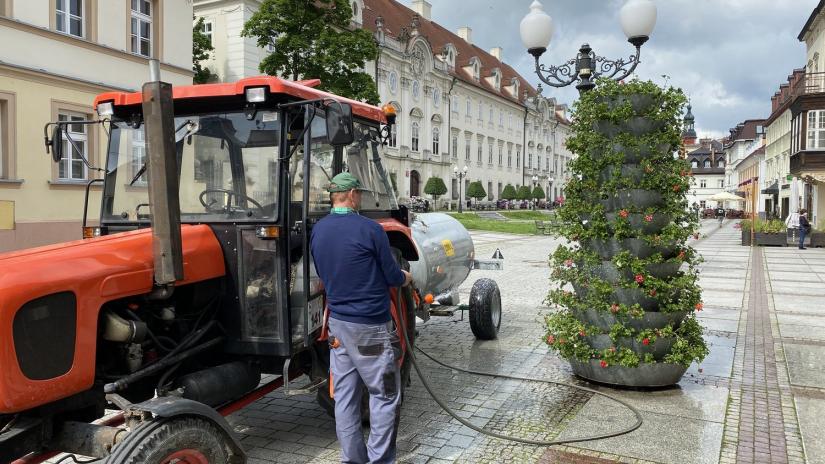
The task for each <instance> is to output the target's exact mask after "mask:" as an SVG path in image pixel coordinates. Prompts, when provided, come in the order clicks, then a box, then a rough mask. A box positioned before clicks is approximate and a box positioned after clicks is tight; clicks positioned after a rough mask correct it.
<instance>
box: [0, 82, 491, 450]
mask: <svg viewBox="0 0 825 464" xmlns="http://www.w3.org/2000/svg"><path fill="white" fill-rule="evenodd" d="M317 84H318V82H317V81H307V82H291V81H286V80H282V79H279V78H275V77H257V78H249V79H244V80H241V81H239V82H236V83H228V84H209V85H199V86H186V87H175V88H174V89H173V88H172V87H171V85H169V84H165V83H162V82H159V79H154V81H153V82H149V83H147V84H146V85H144V88H143V90H142V92H136V93H121V92H116V93H106V94H102V95H100V96H98V97H97V99H96V100H95V107H96V110H97V112H98V114H99V115H100V119H99V120H95V121H58V122H55V123H50V124H49V125H47V128H48V127H50V126H51V127H52V128H53V130H52V131H51V134H49V133H48V132H47V137H46V142H47V146H48V147H49V148H50V149H51V152H52V156H53V157H54V159H55V160H59V159H60V158H61V155H62V151H63V150H65V149H67V147H69V148H68V149H75V148H74V146H75V142H74V141H73V140H71V138H70V136H69V135H68V134H69V131H67V130H66V129H67V125H69V124H101V125H103V126H104V128H105V129H106V130H107V132H108V134H109V145H108V155H107V160H106V166H105V167H104V168H103V169H101V171H102V172H103V176H102V178H101V179H100V180H93V181H92V182H90V185H91V183H94V182H102V183H103V191H102V205H101V216H100V226H99V227H95V228H91V227H84V237H87V238H86V239H84V240H81V241H76V242H69V243H62V244H59V245H54V246H48V247H41V248H36V249H30V250H23V251H19V252H12V253H6V254H0V268H2V269H3V272H2V273H0V366H2V369H0V462H10V461H14V460H15V459H17V461H14V462H18V463H34V462H41V461H42V460H43V459H46V458H48V457H49V456H51V455H54V453H55V452H58V451H60V452H70V453H76V454H79V455H84V456H92V457H96V458H102V459H105V460H106V462H108V463H112V464H115V463H116V464H131V463H135V464H136V463H149V464H166V463H175V462H179V463H223V462H245V454H244V451H243V449H242V448H241V446H240V444H239V443H238V441H237V438H236V437H235V436H234V434H233V432H232V430H231V428H230V427H229V426H228V424H227V422H226V421H225V420H224V419H223V417H222V414H223V415H226V414H228V413H231V412H232V411H235V410H237V409H239V408H241V407H243V406H244V405H246V404H248V403H250V402H252V401H254V400H256V399H257V398H260V397H261V396H263V395H265V394H266V393H268V392H270V391H272V390H273V389H275V388H279V387H281V386H284V387H285V389H286V390H287V393H288V394H295V393H303V394H306V393H314V394H316V395H317V397H318V400H319V402H320V403H321V404H322V405H323V406H324V407H325V408H327V410H329V411H331V410H332V405H333V400H332V399H331V398H330V394H329V389H328V388H327V387H326V385H327V383H328V376H329V372H328V366H329V352H328V344H327V342H326V340H325V330H324V327H325V311H324V309H325V304H324V291H323V287H322V284H321V281H320V279H319V278H318V277H317V275H316V274H315V269H314V265H313V261H312V256H311V253H310V250H309V237H310V233H311V230H312V227H313V224H315V223H316V222H317V221H318V220H319V219H320V218H322V217H323V216H324V215H326V214H327V213H328V211H329V209H330V200H329V196H328V194H327V193H326V191H325V186H326V184H327V183H328V182H329V180H330V179H331V178H332V177H333V176H334V175H335V174H337V173H339V172H342V171H344V170H347V171H349V172H352V173H353V174H354V175H355V176H356V177H358V178H359V179H360V180H361V182H362V183H363V184H364V185H365V187H366V188H367V191H365V192H364V194H363V204H362V211H361V214H362V215H365V216H367V217H369V218H372V219H374V220H375V221H377V222H378V223H380V224H381V225H382V226H383V228H384V230H385V231H386V233H387V235H388V237H389V241H390V244H391V245H392V247H394V248H395V250H396V251H397V257H398V260H399V262H400V263H401V265H402V266H407V265H408V263H409V262H413V263H417V262H421V263H426V264H427V265H428V266H430V265H432V270H430V269H424V270H421V269H419V270H418V273H419V275H422V276H423V277H419V279H420V280H423V281H425V282H424V285H431V286H432V287H433V288H434V289H435V291H438V292H439V293H443V294H445V295H446V294H449V293H452V294H455V288H456V287H457V284H459V283H460V282H461V281H463V280H464V278H466V276H467V273H468V272H469V270H470V269H471V268H472V267H473V262H476V260H474V256H473V253H474V252H473V247H472V241H471V240H469V246H467V244H466V242H467V239H468V238H469V236H467V237H466V238H464V236H465V235H466V231H464V229H463V228H461V227H460V225H459V226H458V227H459V228H461V231H460V232H455V231H452V232H450V233H452V234H454V235H455V234H458V235H457V237H458V238H452V241H451V238H450V237H441V236H437V237H434V236H432V232H430V236H428V237H426V239H427V240H430V241H433V242H434V243H436V245H437V246H441V247H442V248H443V252H441V253H440V254H439V253H436V252H434V251H433V250H430V249H429V248H432V247H428V248H427V250H428V251H427V254H425V253H423V252H420V250H419V247H418V246H417V245H416V243H415V241H414V239H413V231H412V230H411V227H410V226H411V218H410V214H409V213H408V212H407V210H406V209H405V208H404V207H399V206H398V204H397V202H396V198H395V194H394V191H393V187H392V185H391V183H390V179H389V176H388V175H387V173H386V172H385V170H384V167H383V165H382V164H381V156H380V152H381V147H382V144H383V141H384V139H385V138H386V135H387V127H388V126H387V123H388V122H389V123H392V120H391V119H392V115H390V118H389V119H390V121H388V120H387V119H388V118H387V116H386V115H385V114H384V112H383V111H382V110H381V109H379V108H377V107H374V106H370V105H367V104H363V103H360V102H356V101H351V100H346V99H343V98H340V97H336V96H334V95H330V94H327V93H325V92H321V91H319V90H317V89H315V88H314V86H315V85H317ZM49 135H51V137H49ZM67 142H68V143H67ZM84 162H85V160H84ZM87 200H88V189H87ZM84 216H85V214H84ZM435 219H436V218H433V225H432V227H436V228H437V227H438V226H437V224H436V222H437V221H435ZM444 224H446V223H445V222H443V221H442V222H441V227H442V229H445V226H444ZM456 224H457V223H456ZM84 226H85V219H84ZM446 229H450V227H446ZM446 229H445V230H446ZM433 230H436V229H433ZM422 233H424V234H425V235H426V233H428V232H427V231H424V232H422ZM462 234H463V235H462ZM454 242H455V243H454ZM437 246H436V248H437ZM436 251H438V250H436ZM442 255H443V256H442ZM419 258H421V259H419ZM451 266H452V267H451ZM478 287H479V290H477V291H476V290H475V289H474V292H476V293H478V294H474V295H473V296H471V302H470V319H471V323H472V324H473V330H474V332H476V333H477V335H479V336H480V337H482V338H494V337H495V335H496V332H497V330H498V326H499V324H500V320H501V306H500V297H499V294H498V289H497V287H495V285H493V286H492V288H491V286H490V285H489V284H487V285H479V286H478ZM482 287H484V288H482ZM424 290H426V289H423V288H422V287H421V286H419V291H424ZM482 293H483V294H482ZM421 294H422V295H423V294H424V293H421ZM393 295H394V301H395V302H396V304H394V305H393V308H392V310H393V317H394V319H395V322H396V327H397V328H398V330H399V331H400V330H401V327H406V329H407V330H406V335H407V337H406V339H407V340H409V341H410V342H412V341H413V340H414V337H415V328H414V327H415V315H416V313H418V315H419V316H421V317H423V318H426V317H428V315H429V314H428V309H429V305H428V304H427V303H425V302H424V301H422V300H424V298H420V297H419V292H418V291H414V290H410V289H399V290H397V291H394V293H393ZM427 300H428V301H429V298H427ZM474 302H475V303H474ZM474 305H475V306H474ZM401 339H402V340H404V337H401ZM401 350H402V352H403V353H404V355H403V357H402V363H403V364H402V375H403V376H404V377H403V378H404V384H405V385H406V383H407V381H408V379H409V375H410V369H409V359H408V356H406V353H408V352H409V351H410V350H411V346H407V345H406V343H403V342H402V346H401ZM262 374H278V375H279V377H277V378H276V379H275V380H273V381H271V382H269V383H267V384H264V385H261V378H262ZM302 375H303V376H306V378H307V379H308V384H307V385H305V386H302V387H300V388H297V389H296V388H290V381H291V380H293V379H295V378H297V377H299V376H302ZM106 409H120V410H121V411H122V413H121V414H119V415H116V416H114V417H112V418H109V419H108V420H105V421H102V422H101V420H100V418H102V417H104V412H105V410H106ZM95 421H96V422H95ZM123 422H125V425H126V427H122V426H119V425H121V424H122V423H123Z"/></svg>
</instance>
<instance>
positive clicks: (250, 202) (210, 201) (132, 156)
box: [103, 111, 280, 222]
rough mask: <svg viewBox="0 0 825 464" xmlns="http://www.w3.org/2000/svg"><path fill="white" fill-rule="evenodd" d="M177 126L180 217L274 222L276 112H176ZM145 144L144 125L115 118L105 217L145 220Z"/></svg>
mask: <svg viewBox="0 0 825 464" xmlns="http://www.w3.org/2000/svg"><path fill="white" fill-rule="evenodd" d="M175 128H176V132H175V141H176V144H175V146H176V152H177V153H176V155H177V159H178V169H179V173H180V209H181V221H182V222H221V221H233V222H236V221H255V222H260V221H261V220H274V219H275V217H276V214H277V199H276V192H277V180H278V175H277V173H278V170H277V162H278V159H279V158H280V155H279V148H278V144H279V141H280V123H279V121H278V113H275V112H267V111H259V112H258V113H257V114H256V116H255V119H253V120H248V119H247V118H246V116H245V115H244V114H243V113H216V114H198V115H191V116H180V117H176V118H175ZM144 143H145V142H144V136H143V125H137V126H136V125H134V124H127V123H126V122H123V121H115V122H113V124H112V135H111V143H110V149H109V160H108V166H107V168H108V170H109V174H108V175H107V179H106V191H105V192H104V213H103V214H104V219H105V220H109V221H128V222H137V221H148V220H149V214H150V212H151V211H150V209H149V195H148V188H147V182H146V180H147V177H148V176H147V173H146V156H145V153H146V152H145V150H144V149H143V147H144Z"/></svg>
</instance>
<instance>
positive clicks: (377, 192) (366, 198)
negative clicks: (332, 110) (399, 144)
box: [343, 122, 398, 211]
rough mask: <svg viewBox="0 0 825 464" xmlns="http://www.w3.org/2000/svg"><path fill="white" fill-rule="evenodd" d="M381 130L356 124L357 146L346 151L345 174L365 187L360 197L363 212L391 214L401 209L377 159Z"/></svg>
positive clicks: (354, 144) (349, 147) (355, 144)
mask: <svg viewBox="0 0 825 464" xmlns="http://www.w3.org/2000/svg"><path fill="white" fill-rule="evenodd" d="M378 138H379V136H378V129H377V128H375V127H372V126H368V125H366V124H361V123H357V122H356V123H355V142H353V144H352V145H350V146H348V147H346V156H344V164H343V170H344V171H348V172H349V173H351V174H352V175H353V176H355V177H356V178H357V179H358V180H360V181H361V184H362V185H363V187H364V189H365V190H364V191H363V192H362V193H361V209H362V210H366V211H369V210H383V211H386V210H390V209H396V208H398V205H397V204H396V203H395V196H394V195H393V193H392V187H391V184H390V182H389V178H388V176H387V173H386V171H385V170H384V166H383V165H382V164H381V160H380V158H379V156H378V150H380V149H381V146H380V143H379V142H378V141H377V140H378Z"/></svg>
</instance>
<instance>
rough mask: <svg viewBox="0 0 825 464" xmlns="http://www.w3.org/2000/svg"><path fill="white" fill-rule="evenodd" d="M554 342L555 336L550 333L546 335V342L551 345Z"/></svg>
mask: <svg viewBox="0 0 825 464" xmlns="http://www.w3.org/2000/svg"><path fill="white" fill-rule="evenodd" d="M555 342H556V337H554V336H552V335H548V336H547V344H549V345H552V344H553V343H555Z"/></svg>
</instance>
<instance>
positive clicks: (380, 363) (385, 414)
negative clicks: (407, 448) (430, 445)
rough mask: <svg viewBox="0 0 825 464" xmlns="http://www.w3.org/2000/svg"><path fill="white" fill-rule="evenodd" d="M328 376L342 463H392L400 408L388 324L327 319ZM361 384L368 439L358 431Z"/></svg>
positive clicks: (395, 338) (392, 338) (392, 334)
mask: <svg viewBox="0 0 825 464" xmlns="http://www.w3.org/2000/svg"><path fill="white" fill-rule="evenodd" d="M329 335H330V341H332V340H333V337H334V339H336V340H338V342H340V345H339V346H338V347H337V348H331V349H330V371H331V372H332V381H333V392H334V394H335V432H336V434H337V435H338V441H339V442H340V443H341V462H343V463H347V464H366V463H368V462H369V463H372V464H385V463H392V462H395V438H396V433H397V428H396V418H397V417H398V414H399V412H400V411H399V410H400V404H401V374H400V371H399V369H398V363H397V360H398V359H399V355H400V353H398V350H397V349H396V348H394V345H397V341H398V335H397V334H396V333H395V332H394V331H393V329H392V322H387V323H384V324H357V323H354V322H346V321H341V320H338V319H333V318H331V317H330V319H329ZM362 385H366V387H367V392H369V397H370V398H369V403H370V435H369V440H368V441H367V443H366V444H364V436H363V434H362V432H361V395H362V391H363V388H362Z"/></svg>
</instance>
